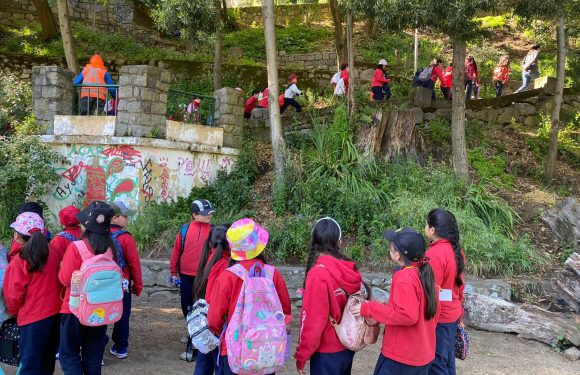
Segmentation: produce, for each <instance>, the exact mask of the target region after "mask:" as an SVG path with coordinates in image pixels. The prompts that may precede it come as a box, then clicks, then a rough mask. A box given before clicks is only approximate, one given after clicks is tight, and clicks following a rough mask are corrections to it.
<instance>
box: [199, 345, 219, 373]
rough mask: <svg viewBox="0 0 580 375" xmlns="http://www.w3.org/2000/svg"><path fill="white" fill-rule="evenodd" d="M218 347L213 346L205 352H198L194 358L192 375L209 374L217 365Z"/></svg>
mask: <svg viewBox="0 0 580 375" xmlns="http://www.w3.org/2000/svg"><path fill="white" fill-rule="evenodd" d="M218 353H219V349H218V348H215V349H214V350H212V351H211V352H209V353H207V354H203V353H202V352H199V353H198V354H197V359H196V360H195V369H194V370H193V375H211V374H213V371H214V370H215V368H216V366H217V360H218Z"/></svg>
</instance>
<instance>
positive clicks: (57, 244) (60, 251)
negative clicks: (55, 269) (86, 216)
mask: <svg viewBox="0 0 580 375" xmlns="http://www.w3.org/2000/svg"><path fill="white" fill-rule="evenodd" d="M63 232H67V233H69V234H72V235H73V236H75V237H76V238H78V239H79V240H80V239H81V236H82V235H83V230H82V229H81V227H79V226H78V225H77V226H74V227H66V228H64V230H63ZM71 243H72V241H70V240H67V239H66V238H64V237H62V236H59V235H58V234H57V235H56V236H54V238H53V239H52V241H50V249H51V251H54V252H55V253H56V255H57V256H58V261H59V263H60V261H62V258H63V257H64V252H65V251H66V248H67V247H68V245H70V244H71Z"/></svg>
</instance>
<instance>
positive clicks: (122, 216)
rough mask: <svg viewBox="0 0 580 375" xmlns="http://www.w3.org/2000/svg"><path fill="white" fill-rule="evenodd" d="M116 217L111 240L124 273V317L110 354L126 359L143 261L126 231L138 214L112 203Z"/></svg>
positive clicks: (120, 204) (118, 327) (140, 287)
mask: <svg viewBox="0 0 580 375" xmlns="http://www.w3.org/2000/svg"><path fill="white" fill-rule="evenodd" d="M109 205H110V206H111V208H112V209H113V211H115V216H113V218H112V219H111V237H112V238H113V242H114V243H115V247H116V250H117V259H118V263H119V266H120V267H121V270H122V271H123V279H124V280H123V315H122V316H121V319H120V320H119V321H117V322H116V323H115V325H114V328H113V336H112V339H113V343H114V344H113V346H112V347H111V349H110V350H109V353H111V354H112V355H114V356H115V357H117V358H120V359H123V358H127V355H128V353H127V348H128V347H129V318H130V317H131V294H134V295H136V296H137V297H139V296H140V295H141V291H142V290H143V279H142V275H141V261H140V260H139V250H137V243H136V242H135V239H134V238H133V236H132V235H131V233H129V232H127V231H126V229H125V228H126V227H127V225H128V224H129V217H130V216H133V215H135V211H133V210H131V209H129V207H128V206H127V205H126V204H125V203H123V202H122V201H115V202H112V203H109Z"/></svg>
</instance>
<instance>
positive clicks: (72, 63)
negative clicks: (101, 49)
mask: <svg viewBox="0 0 580 375" xmlns="http://www.w3.org/2000/svg"><path fill="white" fill-rule="evenodd" d="M56 7H57V10H58V23H59V25H60V35H61V38H62V46H63V49H64V57H65V59H66V65H67V67H68V69H69V70H70V71H71V72H73V73H74V74H78V73H79V71H80V68H79V60H78V59H77V53H76V49H75V43H74V39H73V34H72V28H71V25H70V18H69V15H68V2H67V0H56Z"/></svg>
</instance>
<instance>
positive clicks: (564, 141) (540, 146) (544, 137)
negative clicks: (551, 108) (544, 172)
mask: <svg viewBox="0 0 580 375" xmlns="http://www.w3.org/2000/svg"><path fill="white" fill-rule="evenodd" d="M550 127H551V124H550V116H549V115H542V120H541V122H540V126H539V127H538V131H537V133H536V138H531V139H528V140H527V143H528V146H529V147H530V150H531V151H532V153H533V154H534V156H535V157H536V159H538V161H541V160H544V159H545V158H546V156H547V155H548V144H549V142H550ZM558 150H559V151H560V153H561V154H562V156H563V157H564V158H565V159H566V160H567V161H568V162H569V163H570V164H572V166H580V112H577V113H576V116H575V117H574V119H573V120H571V121H570V122H569V123H567V124H565V125H564V126H561V127H560V129H559V131H558Z"/></svg>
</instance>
